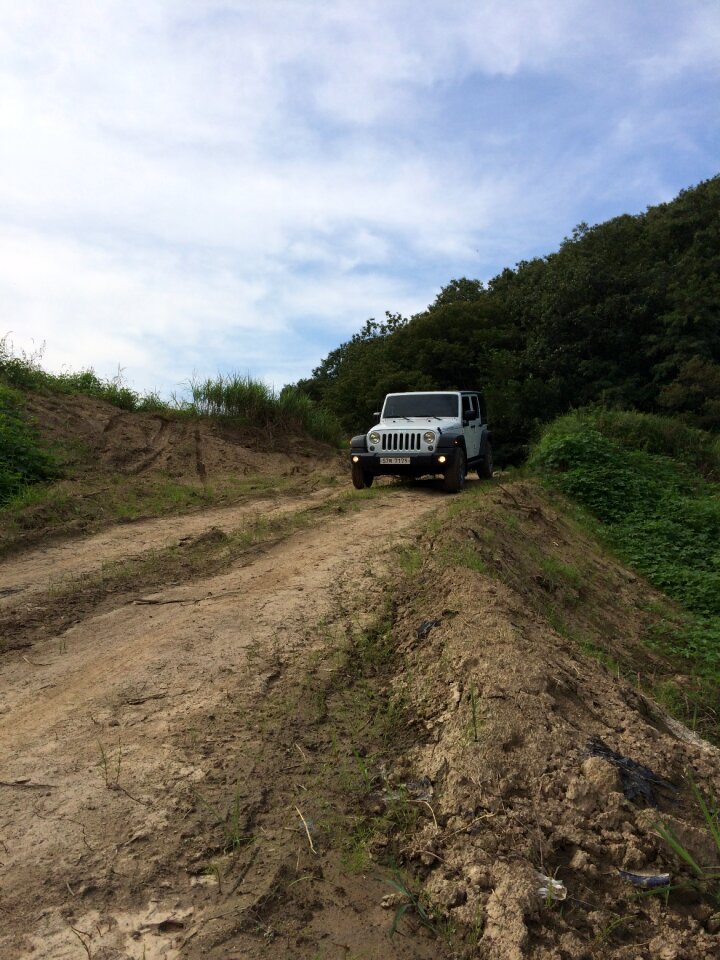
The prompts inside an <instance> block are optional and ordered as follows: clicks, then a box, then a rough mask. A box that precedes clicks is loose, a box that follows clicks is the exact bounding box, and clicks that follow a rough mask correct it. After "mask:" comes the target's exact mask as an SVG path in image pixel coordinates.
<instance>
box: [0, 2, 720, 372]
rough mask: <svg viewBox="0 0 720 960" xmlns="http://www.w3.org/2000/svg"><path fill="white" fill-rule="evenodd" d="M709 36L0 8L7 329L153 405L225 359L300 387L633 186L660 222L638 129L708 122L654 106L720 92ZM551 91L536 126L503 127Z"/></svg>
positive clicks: (1, 252) (532, 16)
mask: <svg viewBox="0 0 720 960" xmlns="http://www.w3.org/2000/svg"><path fill="white" fill-rule="evenodd" d="M656 7H657V9H658V12H657V13H655V9H656ZM676 24H678V25H680V24H681V27H680V26H678V27H677V28H676ZM718 31H720V16H718V12H717V7H715V5H714V4H712V5H711V4H710V3H703V2H695V3H686V4H685V3H683V4H681V3H679V2H678V3H673V2H669V0H668V2H665V3H663V4H660V5H659V6H658V5H656V4H650V3H645V4H643V3H641V4H638V5H636V6H633V7H631V8H630V10H628V5H627V4H625V3H623V2H620V0H612V2H609V3H607V4H603V5H602V6H599V5H598V4H596V3H593V2H591V0H580V2H577V0H554V2H548V0H544V2H541V0H518V2H516V3H513V4H508V3H507V2H506V0H484V2H480V0H424V2H422V0H384V2H381V0H366V2H365V3H363V4H358V3H357V2H356V0H335V2H332V3H323V4H320V3H317V2H314V0H264V2H263V3H258V2H257V0H223V2H220V0H144V2H141V0H72V2H71V0H65V2H58V3H54V4H47V3H45V2H41V0H26V2H25V3H23V4H18V3H16V2H14V0H12V2H11V0H0V258H1V259H0V300H1V302H2V303H4V304H5V307H6V309H5V315H4V320H3V324H4V326H5V327H7V328H8V329H12V330H13V331H14V339H15V340H16V342H18V343H19V344H20V345H23V344H25V343H29V342H30V339H31V338H34V340H35V341H38V340H43V339H44V340H46V341H47V345H48V346H47V355H46V356H47V361H48V363H52V364H53V365H55V366H58V365H60V364H68V365H71V366H80V365H89V364H92V365H94V366H95V367H96V368H97V369H98V370H99V371H100V372H102V373H103V374H105V375H110V374H112V373H113V372H114V370H115V369H116V367H117V364H118V363H120V364H121V365H123V366H126V367H128V368H129V372H130V374H131V376H132V377H134V379H135V380H136V382H138V383H140V384H141V385H142V384H144V385H147V386H153V385H156V384H158V383H161V384H162V385H166V384H170V383H172V382H175V381H177V380H178V379H180V378H182V377H184V376H187V375H188V373H189V372H190V370H191V369H198V370H200V369H202V370H207V371H208V372H214V370H215V369H217V368H218V367H222V366H223V365H224V364H228V365H229V366H236V365H237V364H235V362H234V357H235V356H242V357H243V358H244V363H246V365H248V366H249V365H250V364H252V372H254V373H257V374H259V375H265V376H269V375H270V374H269V371H272V372H273V373H272V376H273V377H274V376H275V375H277V372H278V371H285V372H286V374H287V375H288V376H289V377H291V378H293V379H294V378H296V377H298V376H300V375H302V374H304V373H307V371H308V370H309V369H310V367H311V366H313V365H315V364H316V363H317V361H318V360H319V358H320V355H321V354H322V353H325V352H327V350H328V349H330V348H331V347H332V346H334V345H335V344H336V343H337V341H338V340H339V339H341V338H343V337H346V336H347V335H349V333H351V332H352V331H353V330H354V329H356V328H357V326H358V325H359V324H360V323H362V322H363V320H364V319H366V318H367V317H368V316H370V315H376V316H377V315H382V312H383V310H384V309H386V308H387V309H392V310H395V309H400V310H401V311H403V312H406V313H408V312H412V311H414V310H417V309H420V308H421V307H422V306H423V304H424V303H425V302H427V301H429V300H430V299H432V297H433V295H434V291H435V289H436V288H437V286H438V285H439V283H441V282H443V281H447V280H448V279H450V277H451V276H453V275H457V274H458V273H463V272H471V271H473V272H475V273H476V274H479V275H481V276H483V277H487V276H488V274H489V273H492V271H493V270H495V269H498V268H499V267H501V266H502V265H504V264H507V263H512V262H513V261H514V260H515V259H518V258H520V257H521V256H524V255H525V252H526V250H527V249H535V248H536V247H537V245H538V244H539V243H544V245H545V248H546V249H551V248H552V246H553V244H554V243H555V242H557V240H558V239H559V238H560V237H559V235H558V234H557V231H558V230H559V229H561V228H560V227H559V226H558V225H559V224H561V225H562V228H563V229H567V228H568V226H571V225H572V223H573V222H575V221H576V220H579V219H583V218H585V217H586V216H587V218H589V219H591V218H592V216H591V215H587V214H586V213H585V211H584V210H583V209H579V207H580V206H581V204H582V203H586V202H587V199H588V197H590V196H597V195H600V194H602V193H603V189H604V190H605V191H606V193H607V191H608V190H610V191H611V190H612V189H615V187H614V186H613V185H614V184H615V183H616V181H617V180H618V175H619V173H620V172H621V171H622V174H623V177H622V178H621V179H622V180H623V182H628V183H629V182H633V183H637V191H638V196H639V197H642V199H639V200H638V203H637V208H638V209H641V208H643V207H644V206H645V204H646V203H647V202H651V200H652V199H654V197H648V198H647V199H646V198H645V196H643V195H642V182H641V181H640V179H639V177H638V176H637V171H638V170H641V169H642V170H643V178H644V179H645V182H646V183H647V182H650V181H652V179H653V171H654V170H655V169H656V167H653V164H654V163H655V164H656V165H657V161H656V159H655V158H654V157H651V156H650V155H643V156H640V153H641V151H642V131H641V130H639V129H638V125H640V126H642V123H643V122H648V121H649V120H650V119H651V120H652V122H649V124H648V125H649V126H650V127H653V124H654V127H653V129H654V131H655V132H654V134H653V136H652V137H650V140H654V142H655V143H658V142H660V141H662V142H664V143H668V142H671V141H672V140H673V138H674V137H677V138H679V137H682V138H684V139H685V140H687V142H688V146H687V148H686V151H687V152H690V151H691V148H692V145H693V144H694V143H695V142H696V140H697V137H696V131H697V130H698V129H700V128H702V127H703V125H706V123H707V114H706V113H703V111H702V110H701V109H700V108H699V107H698V108H696V109H697V115H696V116H693V117H692V118H691V119H688V117H687V116H679V115H678V113H677V111H676V110H675V109H674V108H670V107H667V106H666V105H665V104H664V103H663V102H661V101H659V100H658V99H657V96H658V94H657V91H658V90H663V91H664V90H666V88H667V86H668V81H669V78H672V79H673V80H674V82H677V78H678V77H685V76H689V75H693V76H695V77H697V76H698V75H702V76H705V77H708V78H712V77H717V66H716V64H715V62H714V60H712V59H711V57H712V52H713V50H716V49H717V38H718ZM703 71H704V73H703ZM545 80H547V81H550V82H552V83H555V84H556V85H557V90H558V91H560V92H559V93H555V94H554V96H557V97H558V104H557V113H556V114H554V115H551V116H550V117H549V122H547V124H546V125H545V126H542V125H541V126H540V127H539V126H538V125H539V124H541V123H542V121H540V120H539V119H538V117H537V116H536V115H535V113H534V109H533V108H532V107H526V106H525V105H524V103H523V100H522V97H520V98H518V99H516V101H510V102H512V103H513V111H512V112H511V113H509V114H508V115H507V116H502V114H501V113H498V112H497V111H496V112H495V113H493V112H492V108H493V103H494V97H496V96H497V95H499V93H500V92H502V91H504V90H505V89H507V85H508V84H513V83H515V84H517V85H518V87H517V89H518V92H519V93H522V92H523V91H524V92H525V93H526V95H527V99H528V102H531V101H532V95H533V87H534V85H535V84H537V83H539V82H542V81H545ZM523 85H524V86H523ZM633 85H635V86H633ZM632 92H635V93H637V95H638V102H637V104H635V105H634V106H633V105H631V106H628V100H629V99H632ZM629 94H630V97H629ZM477 102H480V103H481V104H482V105H483V106H485V107H486V108H487V109H486V111H485V112H486V113H487V114H488V115H489V116H490V117H491V121H489V122H488V123H489V125H484V124H482V123H481V122H480V121H476V120H475V119H474V116H475V111H474V108H475V106H476V103H477ZM588 103H590V104H591V105H592V107H591V108H592V109H594V110H595V111H597V117H596V126H597V133H592V134H591V133H589V132H587V130H585V129H581V120H582V118H583V116H584V113H585V112H586V111H587V109H588V106H587V104H588ZM709 110H710V107H708V111H709ZM568 118H569V119H568ZM713 122H716V121H713ZM590 126H591V124H588V125H587V128H588V130H589V128H590ZM511 127H512V129H511ZM578 130H580V132H579V133H578ZM538 131H539V132H538ZM530 133H533V134H534V140H533V141H532V143H531V141H530V140H529V139H527V138H528V136H529V134H530ZM581 137H585V138H586V139H585V141H583V142H581V141H580V139H577V140H576V138H581ZM559 138H560V139H559ZM663 138H664V139H663ZM629 159H631V160H632V162H633V163H634V164H635V166H634V167H633V168H632V169H629V168H628V172H627V173H626V172H625V169H624V167H623V164H625V163H629ZM703 162H705V161H703ZM657 182H658V184H661V183H662V184H663V188H664V184H665V183H666V180H665V179H664V177H663V176H662V175H660V174H659V173H658V174H657ZM682 185H684V184H683V183H680V184H679V186H682ZM658 189H660V187H658ZM567 221H569V224H568V223H567ZM553 231H555V232H553ZM546 236H547V240H545V239H544V237H546ZM288 350H290V351H292V356H291V357H289V358H288V357H286V356H285V354H286V353H287V351H288ZM231 360H233V362H230V361H231ZM241 368H242V366H241Z"/></svg>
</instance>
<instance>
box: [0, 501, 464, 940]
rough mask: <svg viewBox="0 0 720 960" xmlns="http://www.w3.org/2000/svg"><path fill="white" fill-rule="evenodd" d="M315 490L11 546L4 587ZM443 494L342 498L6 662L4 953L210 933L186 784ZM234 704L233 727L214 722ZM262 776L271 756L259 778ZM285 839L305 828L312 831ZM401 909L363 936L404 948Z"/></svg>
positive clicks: (218, 763) (2, 673)
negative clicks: (259, 545) (396, 938)
mask: <svg viewBox="0 0 720 960" xmlns="http://www.w3.org/2000/svg"><path fill="white" fill-rule="evenodd" d="M317 496H320V497H323V496H325V493H324V492H323V491H321V492H320V493H319V494H318V495H316V497H317ZM312 501H313V498H312V497H310V498H299V499H295V500H288V501H284V502H275V503H273V504H265V503H264V502H256V503H255V505H254V506H253V507H247V506H244V507H242V508H240V509H234V510H233V509H229V510H221V511H218V510H214V511H209V512H208V513H206V514H202V515H194V516H191V517H187V518H180V519H177V518H175V519H172V520H163V521H152V522H147V523H144V524H136V525H133V526H131V527H118V528H115V529H112V530H110V531H108V532H106V533H103V534H101V535H97V536H94V537H91V538H88V539H86V540H81V541H79V542H72V543H69V544H66V545H59V546H55V547H51V548H49V549H46V550H39V551H34V552H33V553H32V554H29V555H26V556H24V557H20V558H18V559H16V560H11V561H7V562H5V563H4V565H3V574H2V587H3V588H4V590H6V591H7V593H6V596H5V601H4V602H5V605H15V604H20V603H21V602H22V601H23V600H24V599H25V597H26V596H27V595H28V593H30V592H32V591H36V590H40V589H45V588H46V587H47V585H48V582H49V581H52V580H54V579H57V578H58V577H63V576H65V577H66V576H68V575H71V574H72V575H73V576H77V575H79V574H82V573H90V572H92V571H93V570H94V569H96V568H98V567H99V566H100V565H101V564H102V563H103V562H105V561H107V560H108V559H118V558H120V557H124V556H127V555H129V554H131V553H137V552H139V551H142V550H145V549H148V548H149V547H151V546H158V545H165V544H167V543H168V542H169V541H173V540H174V541H178V540H180V539H182V538H183V537H186V536H196V535H197V534H198V533H199V532H201V531H202V530H203V529H206V528H210V527H213V526H221V527H223V529H226V530H227V529H231V528H232V526H233V525H235V524H236V523H237V522H239V520H240V519H242V518H244V517H246V516H247V514H248V511H249V510H255V511H257V510H275V511H289V510H299V509H302V508H303V507H306V506H307V505H308V503H311V502H312ZM445 502H446V500H445V498H444V497H442V496H441V495H440V494H439V493H438V492H437V491H436V490H434V489H430V488H426V489H419V490H416V491H408V490H397V491H394V492H393V495H392V496H391V497H380V498H375V499H373V500H368V501H364V502H363V501H358V503H357V504H356V507H359V508H358V509H354V510H352V511H348V510H347V509H344V508H342V507H339V508H338V510H339V512H338V513H337V514H335V515H330V516H329V517H327V518H326V519H325V520H324V521H323V523H322V524H320V525H318V526H316V527H315V528H314V529H310V530H305V531H302V532H298V533H295V534H294V535H292V536H290V537H289V539H287V540H286V541H285V542H283V543H281V544H279V545H275V546H272V547H270V548H268V549H267V550H259V551H257V552H256V553H255V554H254V555H253V556H252V557H251V558H250V559H246V560H245V562H240V563H237V564H235V565H234V566H233V567H232V568H231V569H229V570H228V571H227V572H224V573H223V574H221V575H218V576H214V577H212V578H208V579H201V580H196V581H194V582H190V583H186V584H183V585H181V586H177V587H173V588H171V589H167V590H164V591H163V592H161V593H158V594H154V595H148V594H146V595H144V596H143V597H142V598H140V599H139V602H138V601H136V602H134V603H129V604H124V605H122V606H120V607H119V608H117V609H114V610H111V611H110V612H106V613H103V614H102V615H99V616H90V617H89V618H87V619H85V620H84V621H83V622H81V623H79V624H77V625H76V626H74V627H72V628H71V629H70V630H67V631H66V632H65V633H63V634H62V635H61V636H56V637H52V638H51V639H48V640H45V641H42V642H41V643H39V644H36V645H35V646H34V647H33V648H32V650H31V651H30V652H29V653H28V654H27V655H25V654H19V653H13V654H10V655H8V656H7V657H6V658H5V659H4V660H3V662H2V664H1V666H0V691H1V692H0V780H1V781H2V782H1V784H0V825H1V828H2V844H0V846H1V848H2V849H1V850H0V860H1V861H2V888H1V891H0V894H1V899H0V910H2V911H3V919H2V924H1V925H0V957H2V958H6V957H7V958H9V957H19V956H26V955H33V956H42V957H50V958H61V957H62V958H64V957H67V958H72V957H82V956H91V957H92V958H100V957H105V958H110V957H138V958H139V957H144V958H151V957H156V956H157V957H159V956H163V957H166V958H172V957H175V956H178V955H182V956H189V955H190V953H189V950H190V947H187V948H186V949H185V950H183V951H182V953H181V954H179V953H178V952H177V949H176V944H177V943H178V941H179V940H186V939H188V940H189V939H190V937H194V936H196V935H197V934H198V933H201V932H202V930H203V927H204V925H205V924H207V923H208V922H209V920H208V918H209V917H210V916H211V915H212V913H213V910H216V909H217V897H218V894H217V891H215V890H213V889H212V883H211V880H212V878H211V877H210V878H207V877H203V878H200V879H198V878H197V877H191V876H189V875H188V873H187V872H185V871H179V870H178V869H173V866H176V859H175V858H176V857H179V856H180V854H178V849H179V847H182V845H183V843H184V844H185V846H184V847H183V850H182V857H183V858H184V859H187V856H188V853H187V849H188V843H189V844H190V845H191V846H192V843H193V837H192V833H193V831H192V830H190V831H189V834H188V831H187V824H183V817H185V816H187V810H188V809H189V808H190V806H191V804H189V800H188V798H189V797H195V799H196V800H197V796H199V795H202V793H203V784H204V782H205V781H206V778H207V777H208V774H209V772H210V771H212V770H213V769H216V770H217V769H218V768H222V767H223V765H224V763H225V761H226V759H227V757H228V756H229V755H231V754H232V755H233V756H237V754H238V743H242V744H244V746H245V747H247V748H248V749H249V750H250V752H251V753H252V742H253V737H254V736H255V734H253V733H252V732H251V730H250V729H249V725H248V722H247V716H246V714H244V713H243V711H244V710H246V709H247V708H248V706H249V705H250V704H251V702H252V696H256V695H257V694H258V692H260V693H262V691H263V689H265V688H266V687H267V688H269V686H271V685H272V683H273V682H274V681H275V679H276V678H277V676H278V675H279V673H280V672H281V671H284V670H286V669H288V668H292V663H293V660H294V658H295V656H296V654H297V653H298V651H302V650H303V649H304V648H305V649H306V648H308V647H312V645H313V643H316V642H317V635H318V624H320V623H321V622H322V623H323V624H324V628H325V629H330V627H328V625H331V626H332V625H333V624H335V625H336V626H337V625H338V623H339V625H340V629H344V628H345V624H344V620H347V617H348V613H347V611H348V610H350V609H353V608H355V609H357V608H358V605H360V607H361V608H362V607H363V606H365V605H366V604H367V603H368V602H369V601H370V599H371V598H372V595H373V593H374V592H375V591H376V590H377V587H376V585H375V581H374V577H373V572H377V571H378V570H380V569H381V568H382V565H383V562H384V561H383V556H384V555H386V554H387V553H388V551H389V550H390V549H391V548H392V546H393V544H394V543H396V542H397V540H398V538H401V537H403V536H406V535H408V533H409V531H410V530H411V528H412V524H413V523H414V522H415V521H416V520H417V519H418V518H420V517H422V516H423V515H425V514H427V513H428V512H429V511H433V510H437V509H439V508H441V507H442V506H443V504H444V503H445ZM380 530H381V531H382V537H381V538H380V537H379V536H378V532H379V531H380ZM11 591H12V592H11ZM343 611H344V612H343ZM358 617H359V618H360V619H361V618H362V609H360V610H359V611H358ZM356 619H357V618H356ZM229 705H231V706H232V708H233V715H234V721H233V723H234V726H233V729H232V730H231V732H227V730H225V728H223V727H222V724H218V722H217V720H216V718H217V717H219V716H220V715H222V714H223V711H225V713H227V711H228V709H229ZM243 717H245V719H243ZM288 722H290V723H291V722H292V720H291V718H289V719H288ZM219 727H220V728H221V729H219ZM230 741H232V748H230V747H229V746H228V744H229V743H230ZM262 776H263V771H262V769H255V770H254V771H253V773H252V776H251V777H249V779H248V780H247V781H246V784H245V786H247V787H248V789H250V787H251V786H252V783H253V778H255V780H261V779H262ZM194 805H195V806H196V807H197V803H195V804H194ZM295 822H297V821H295ZM184 830H185V833H184V832H183V831H184ZM186 834H188V835H186ZM288 837H289V838H290V839H288V841H287V842H288V843H290V842H292V843H293V844H295V845H297V843H298V837H297V834H296V833H292V834H288ZM193 849H194V848H193ZM201 853H202V849H200V848H199V853H198V857H199V856H200V854H201ZM173 861H175V863H173ZM376 900H377V898H376ZM387 923H388V917H387V913H383V912H382V911H381V910H380V907H379V906H378V907H377V916H376V917H373V916H365V917H364V918H363V921H362V927H361V929H362V930H364V931H365V933H364V934H363V935H364V936H366V938H367V939H366V942H367V943H368V945H369V944H370V943H371V942H372V939H373V934H372V929H373V924H375V926H376V927H377V930H378V931H380V930H382V932H383V936H382V937H381V938H380V940H379V941H378V942H380V941H383V942H384V944H385V945H384V947H383V950H385V951H386V952H385V953H384V955H385V956H393V955H395V956H405V955H406V954H404V953H403V952H402V951H403V949H404V948H403V947H402V944H401V943H398V945H397V947H396V946H393V947H388V944H387V938H386V937H385V936H384V933H385V932H386V930H387ZM180 933H182V937H181V936H180ZM320 936H322V934H321V933H319V934H318V937H320ZM378 936H380V935H379V934H378ZM200 941H202V936H200V937H199V938H198V941H197V942H200ZM388 951H389V952H388ZM395 951H397V952H395ZM336 953H337V955H338V956H340V955H344V954H343V952H342V951H339V952H338V951H336ZM213 955H215V954H213ZM228 955H229V954H225V953H218V954H217V956H228ZM232 955H233V956H234V955H237V954H232ZM243 955H249V954H247V953H243ZM309 955H310V956H311V955H312V953H310V954H309ZM373 955H375V953H374V952H373ZM410 955H414V956H420V955H422V954H421V953H417V952H415V953H412V954H410Z"/></svg>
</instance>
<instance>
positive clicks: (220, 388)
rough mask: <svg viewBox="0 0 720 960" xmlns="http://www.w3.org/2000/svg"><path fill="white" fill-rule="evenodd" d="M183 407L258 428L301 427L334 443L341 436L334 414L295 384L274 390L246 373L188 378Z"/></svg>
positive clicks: (311, 434)
mask: <svg viewBox="0 0 720 960" xmlns="http://www.w3.org/2000/svg"><path fill="white" fill-rule="evenodd" d="M183 407H184V409H186V410H188V411H190V412H192V413H195V414H196V415H198V416H213V417H224V418H227V419H230V420H236V421H239V422H240V423H243V424H246V425H248V426H256V427H260V428H261V429H267V430H275V429H277V430H281V431H282V432H284V433H286V432H287V433H292V432H294V431H303V432H305V433H308V434H310V436H313V437H315V438H316V439H318V440H322V441H324V442H326V443H330V444H334V445H339V444H341V443H342V439H343V435H342V429H341V427H340V424H339V422H338V421H337V420H336V419H335V417H334V416H333V415H332V414H331V413H329V411H327V410H325V409H324V408H323V407H319V406H317V405H316V404H315V403H314V402H313V401H312V400H311V399H310V397H308V396H307V395H306V394H304V393H303V392H302V391H301V390H299V389H298V388H297V387H295V386H287V387H283V389H282V390H281V391H280V392H279V393H277V392H276V391H275V390H274V389H273V388H272V387H269V386H268V385H267V384H266V383H263V382H262V381H260V380H255V379H253V378H252V377H251V376H249V374H246V375H241V374H237V373H235V374H227V375H225V376H223V375H222V374H218V376H217V377H215V378H212V379H207V380H192V381H191V382H190V400H189V401H188V402H187V403H186V404H184V405H183Z"/></svg>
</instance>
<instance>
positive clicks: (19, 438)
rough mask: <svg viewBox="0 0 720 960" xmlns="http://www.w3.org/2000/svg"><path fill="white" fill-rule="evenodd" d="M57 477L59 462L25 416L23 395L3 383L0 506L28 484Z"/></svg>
mask: <svg viewBox="0 0 720 960" xmlns="http://www.w3.org/2000/svg"><path fill="white" fill-rule="evenodd" d="M57 475H58V467H57V464H56V462H55V459H54V458H53V456H52V454H51V452H50V451H49V450H48V449H47V448H46V447H45V446H43V444H42V442H41V440H40V438H39V436H38V434H37V431H36V430H35V428H34V427H33V425H32V423H30V421H29V420H28V419H27V417H26V416H24V414H23V405H22V396H21V394H20V393H18V391H16V390H12V389H11V388H9V387H6V386H3V385H2V383H0V506H1V505H3V504H5V503H7V502H8V501H9V500H11V499H12V497H14V496H15V495H16V494H18V493H19V492H20V491H21V490H22V489H23V488H24V487H26V486H27V485H28V484H31V483H35V482H37V481H39V480H49V479H52V478H53V477H56V476H57Z"/></svg>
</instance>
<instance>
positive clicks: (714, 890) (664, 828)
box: [652, 777, 720, 907]
mask: <svg viewBox="0 0 720 960" xmlns="http://www.w3.org/2000/svg"><path fill="white" fill-rule="evenodd" d="M688 780H689V784H690V789H691V791H692V795H693V798H694V800H695V802H696V803H697V805H698V808H699V810H700V812H701V813H702V818H703V821H704V822H705V828H706V831H707V835H708V839H709V840H710V841H711V846H712V847H714V849H715V851H716V854H717V862H716V863H714V864H700V863H698V862H697V860H696V859H695V857H694V856H693V854H692V853H691V851H690V850H689V849H688V848H687V847H686V846H685V844H683V843H682V841H681V840H680V839H679V838H678V836H677V835H676V833H675V831H674V830H673V829H672V827H671V826H670V824H669V823H656V824H655V829H656V830H657V833H658V835H659V836H660V837H661V838H662V840H664V842H665V843H666V845H667V846H668V847H669V849H670V850H672V852H673V853H674V854H675V855H676V856H677V857H678V859H679V860H681V861H682V862H683V863H684V864H685V865H686V867H689V869H690V872H691V873H692V879H691V880H688V881H687V882H685V883H675V884H673V885H672V886H669V887H665V888H658V889H657V890H654V891H652V893H654V894H667V892H668V891H673V890H688V889H690V890H695V891H699V892H700V893H701V894H702V895H703V896H705V897H707V898H708V899H709V900H711V901H712V902H713V904H714V905H715V906H716V907H717V905H718V904H720V825H719V824H718V815H720V807H719V806H718V802H717V800H716V799H715V798H709V797H706V796H705V795H704V794H703V792H702V791H701V790H700V788H699V787H698V785H697V784H696V783H695V781H694V780H693V779H692V777H689V778H688Z"/></svg>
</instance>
